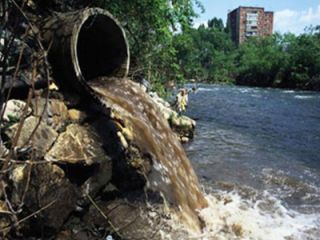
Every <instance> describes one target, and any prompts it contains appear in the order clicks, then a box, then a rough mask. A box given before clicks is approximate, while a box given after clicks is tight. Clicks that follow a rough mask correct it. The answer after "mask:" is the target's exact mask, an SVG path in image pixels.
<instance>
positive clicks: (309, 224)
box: [163, 191, 320, 240]
mask: <svg viewBox="0 0 320 240" xmlns="http://www.w3.org/2000/svg"><path fill="white" fill-rule="evenodd" d="M253 198H255V197H254V196H253ZM206 199H207V200H208V202H209V207H208V208H206V209H203V210H201V211H200V213H199V216H200V217H201V218H202V220H203V221H204V223H205V228H204V231H203V233H201V234H194V233H190V232H189V234H188V236H186V235H182V236H183V237H177V235H176V233H177V232H179V231H181V230H182V229H183V226H182V225H181V224H179V223H178V218H177V217H174V216H171V220H170V223H169V224H170V226H171V227H172V233H169V234H168V233H166V235H163V236H165V238H163V239H177V240H180V239H181V240H182V239H183V240H185V239H195V240H232V239H235V240H236V239H241V240H304V239H308V240H318V239H320V216H319V215H317V214H301V213H298V212H296V211H293V210H289V209H287V208H286V207H285V206H284V205H283V204H282V203H281V201H280V200H278V199H277V198H275V197H273V196H271V195H270V194H269V193H267V192H264V193H263V198H262V199H259V200H248V199H244V198H243V197H241V196H240V195H239V194H238V193H237V192H236V191H232V192H226V191H219V192H215V193H212V194H207V195H206ZM183 230H186V229H183ZM169 236H171V238H169Z"/></svg>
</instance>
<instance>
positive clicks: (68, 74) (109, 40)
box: [39, 8, 130, 91]
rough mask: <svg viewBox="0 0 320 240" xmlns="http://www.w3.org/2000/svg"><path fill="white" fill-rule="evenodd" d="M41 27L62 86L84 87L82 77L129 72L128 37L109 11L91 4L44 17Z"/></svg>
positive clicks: (52, 63) (115, 75) (53, 66)
mask: <svg viewBox="0 0 320 240" xmlns="http://www.w3.org/2000/svg"><path fill="white" fill-rule="evenodd" d="M39 29H40V32H41V36H42V39H43V42H44V45H45V47H46V48H47V49H48V50H49V52H48V57H49V62H50V64H51V65H52V70H53V76H54V78H55V80H56V81H57V83H58V85H59V86H60V88H62V89H66V88H68V91H70V90H72V89H76V90H79V91H81V90H82V89H81V84H79V82H81V81H89V80H91V79H94V78H96V77H101V76H112V77H126V76H127V74H128V71H129V62H130V54H129V46H128V41H127V38H126V35H125V32H124V30H123V28H122V27H121V25H120V23H119V22H118V21H117V20H116V19H115V18H114V17H113V16H112V15H111V14H110V13H109V12H108V11H105V10H103V9H100V8H90V9H85V10H81V11H75V12H68V13H58V14H55V15H54V16H52V17H50V18H48V19H46V20H45V21H43V22H42V25H41V26H40V27H39Z"/></svg>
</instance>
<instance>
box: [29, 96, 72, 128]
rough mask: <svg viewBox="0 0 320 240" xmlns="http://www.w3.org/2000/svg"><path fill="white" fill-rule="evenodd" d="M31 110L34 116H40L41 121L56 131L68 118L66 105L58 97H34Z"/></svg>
mask: <svg viewBox="0 0 320 240" xmlns="http://www.w3.org/2000/svg"><path fill="white" fill-rule="evenodd" d="M32 110H33V115H34V116H36V117H40V116H42V118H43V121H44V122H46V123H47V124H48V125H50V126H51V127H52V128H53V129H55V130H57V131H58V130H60V129H61V128H62V127H64V126H65V124H66V122H67V120H68V118H69V114H68V108H67V106H66V105H65V103H64V102H63V101H61V100H59V99H48V100H47V99H46V98H34V99H33V100H32Z"/></svg>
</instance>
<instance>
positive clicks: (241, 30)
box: [227, 7, 273, 44]
mask: <svg viewBox="0 0 320 240" xmlns="http://www.w3.org/2000/svg"><path fill="white" fill-rule="evenodd" d="M227 24H228V27H229V30H230V32H231V37H232V40H233V41H234V42H235V43H237V44H241V43H242V42H244V41H245V40H246V39H247V38H249V37H254V36H267V35H271V34H272V32H273V12H268V11H265V10H264V8H260V7H238V8H237V9H234V10H233V11H231V12H229V14H228V22H227Z"/></svg>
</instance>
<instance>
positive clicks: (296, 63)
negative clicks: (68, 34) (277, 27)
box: [0, 0, 320, 93]
mask: <svg viewBox="0 0 320 240" xmlns="http://www.w3.org/2000/svg"><path fill="white" fill-rule="evenodd" d="M5 2H8V4H9V5H10V4H11V5H12V2H13V1H3V4H2V5H3V8H4V3H5ZM15 2H18V3H20V4H21V5H23V4H24V5H25V9H26V10H28V11H29V12H31V13H32V12H35V13H37V14H38V13H39V12H40V13H41V14H43V15H45V14H54V12H57V11H70V10H74V9H77V8H83V7H101V8H104V9H107V10H108V11H110V12H111V13H112V14H113V15H114V16H115V17H116V18H118V19H119V21H120V22H121V24H122V25H123V27H124V29H125V30H126V32H127V35H128V38H129V42H130V47H131V72H130V77H132V78H136V79H141V78H145V79H147V80H149V81H150V82H151V83H152V85H153V87H154V89H155V90H157V91H159V92H160V93H164V87H163V86H164V85H165V84H166V83H167V82H169V81H175V82H178V83H183V82H186V81H190V80H191V79H195V80H196V81H198V82H208V83H225V84H241V85H250V86H261V87H283V88H300V89H315V90H320V26H317V27H312V28H309V29H307V30H306V31H305V33H304V34H301V35H299V36H295V35H293V34H279V33H276V34H274V35H272V36H269V37H263V38H256V37H252V38H250V39H248V40H247V41H246V42H245V43H243V44H241V45H240V46H239V47H237V46H236V45H235V44H234V43H233V42H232V41H231V37H230V33H229V32H228V29H227V28H226V27H225V26H224V24H223V21H222V20H221V19H217V18H213V19H211V20H210V21H208V24H207V25H206V26H205V25H201V26H199V27H198V28H197V29H195V28H193V27H192V23H193V19H194V18H195V17H196V15H197V14H196V11H195V6H197V7H198V8H200V9H202V10H203V6H202V5H201V3H200V2H201V1H199V0H169V1H168V0H130V1H127V0H95V1H90V0H73V1H67V0H53V1H49V0H29V1H27V2H26V3H25V1H24V0H16V1H15ZM2 5H1V4H0V12H1V7H2Z"/></svg>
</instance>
